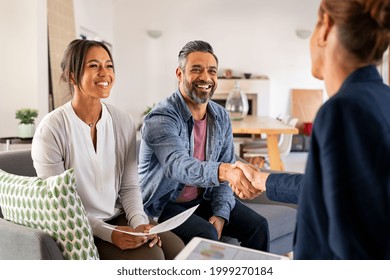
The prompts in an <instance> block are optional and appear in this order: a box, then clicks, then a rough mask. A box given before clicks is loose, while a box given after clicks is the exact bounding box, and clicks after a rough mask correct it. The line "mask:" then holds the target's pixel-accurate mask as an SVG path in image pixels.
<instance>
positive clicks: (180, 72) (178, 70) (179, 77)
mask: <svg viewBox="0 0 390 280" xmlns="http://www.w3.org/2000/svg"><path fill="white" fill-rule="evenodd" d="M183 75H184V73H183V70H182V69H181V68H180V67H177V68H176V78H177V80H178V81H179V82H182V81H183Z"/></svg>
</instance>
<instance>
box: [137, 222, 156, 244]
mask: <svg viewBox="0 0 390 280" xmlns="http://www.w3.org/2000/svg"><path fill="white" fill-rule="evenodd" d="M152 227H154V225H139V226H138V227H136V228H135V231H137V232H143V233H148V232H149V230H150V229H151V228H152ZM147 238H148V240H151V241H150V242H149V247H150V248H152V247H153V246H154V245H156V244H157V246H158V247H161V245H162V241H161V239H160V236H158V235H157V234H151V235H148V236H147Z"/></svg>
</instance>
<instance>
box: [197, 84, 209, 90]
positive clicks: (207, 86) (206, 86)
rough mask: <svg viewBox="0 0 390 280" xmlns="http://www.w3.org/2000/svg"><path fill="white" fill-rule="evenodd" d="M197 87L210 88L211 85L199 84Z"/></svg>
mask: <svg viewBox="0 0 390 280" xmlns="http://www.w3.org/2000/svg"><path fill="white" fill-rule="evenodd" d="M196 87H198V88H204V89H208V88H209V87H210V86H209V85H197V86H196Z"/></svg>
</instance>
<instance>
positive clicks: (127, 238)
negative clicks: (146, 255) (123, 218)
mask: <svg viewBox="0 0 390 280" xmlns="http://www.w3.org/2000/svg"><path fill="white" fill-rule="evenodd" d="M115 229H117V230H121V231H127V232H136V230H134V229H132V228H131V227H128V226H117V227H115ZM111 240H112V243H113V244H114V245H116V246H117V247H119V248H120V249H122V250H126V249H135V248H138V247H141V246H142V245H144V244H145V243H146V242H147V241H148V238H147V237H146V236H136V235H131V234H127V233H124V232H119V231H116V230H113V231H112V234H111Z"/></svg>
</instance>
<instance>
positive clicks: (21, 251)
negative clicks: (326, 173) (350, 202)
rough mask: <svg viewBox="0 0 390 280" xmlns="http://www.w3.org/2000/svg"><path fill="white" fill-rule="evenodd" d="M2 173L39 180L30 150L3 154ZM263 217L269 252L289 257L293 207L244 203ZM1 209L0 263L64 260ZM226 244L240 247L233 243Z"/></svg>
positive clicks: (262, 199) (52, 244) (0, 159)
mask: <svg viewBox="0 0 390 280" xmlns="http://www.w3.org/2000/svg"><path fill="white" fill-rule="evenodd" d="M0 169H2V170H4V171H7V172H9V173H12V174H17V175H24V176H36V173H35V170H34V167H33V163H32V159H31V151H30V150H15V151H7V152H0ZM244 203H245V204H247V205H248V206H249V207H250V208H252V209H254V210H255V211H257V212H258V213H261V215H263V216H264V217H265V218H266V219H267V221H268V224H269V229H270V241H271V242H270V251H271V252H272V253H276V254H286V253H289V252H291V251H292V243H293V241H292V240H293V234H294V229H295V221H296V209H295V208H294V205H289V204H283V203H277V202H273V201H270V200H268V199H267V197H266V196H265V195H263V196H261V197H258V198H256V199H255V200H250V201H244ZM2 217H3V216H2V214H1V208H0V232H1V238H0V259H8V260H11V259H29V260H32V259H63V257H62V254H61V251H60V250H59V248H58V246H57V244H56V243H55V241H54V240H53V239H52V238H51V237H50V236H49V235H48V234H46V233H44V232H42V231H39V230H35V229H32V228H27V227H24V226H21V225H16V224H14V223H11V222H8V221H6V220H4V219H2ZM224 241H225V242H229V243H233V244H235V243H237V241H236V240H233V239H228V238H227V239H224Z"/></svg>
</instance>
